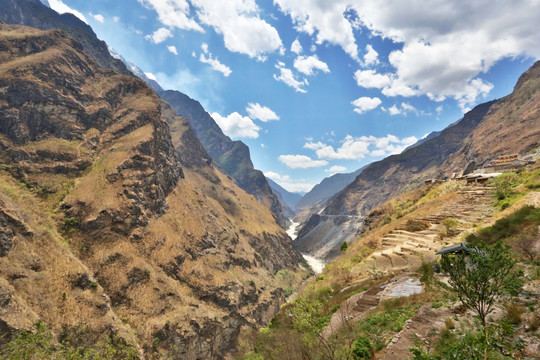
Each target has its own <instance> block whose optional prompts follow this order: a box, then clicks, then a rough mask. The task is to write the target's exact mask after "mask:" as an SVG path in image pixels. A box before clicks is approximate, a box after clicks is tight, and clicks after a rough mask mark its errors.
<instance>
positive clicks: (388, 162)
mask: <svg viewBox="0 0 540 360" xmlns="http://www.w3.org/2000/svg"><path fill="white" fill-rule="evenodd" d="M539 89H540V63H539V62H537V63H535V64H534V65H533V66H532V67H531V68H530V69H529V70H528V71H527V72H525V73H524V74H523V75H522V76H521V77H520V79H519V81H518V82H517V84H516V86H515V88H514V91H513V93H512V94H510V95H508V96H506V97H504V98H502V99H500V100H495V101H490V102H487V103H484V104H481V105H478V106H477V107H475V108H474V109H473V110H471V111H470V112H468V113H467V114H465V115H464V117H463V118H462V119H461V120H460V121H459V122H457V123H455V124H453V125H451V126H449V127H447V128H446V129H444V130H443V131H442V132H441V133H440V134H439V135H438V136H436V137H434V138H433V139H431V140H428V141H426V142H424V143H422V144H420V145H418V146H416V147H413V148H411V149H409V150H407V151H404V152H403V153H401V154H399V155H393V156H390V157H388V158H386V159H384V160H381V161H377V162H375V163H372V164H371V165H369V166H368V167H367V168H366V169H364V171H362V172H361V173H360V175H359V176H358V177H357V178H356V179H355V180H354V181H353V182H352V183H351V184H350V185H348V186H347V187H346V188H344V189H343V190H342V191H340V192H339V193H338V194H336V195H335V196H334V197H333V198H332V199H331V201H329V203H328V204H327V206H326V207H325V208H324V210H323V211H322V212H320V213H317V214H314V215H312V216H311V217H310V218H309V220H308V221H307V222H306V223H305V225H304V226H303V227H302V229H301V230H300V232H299V235H298V238H297V239H296V240H295V242H294V245H295V247H296V248H297V249H299V250H300V251H301V252H308V253H311V254H315V255H316V256H318V257H321V258H331V257H334V256H336V255H337V254H338V253H339V246H340V244H341V243H342V242H343V241H348V242H349V241H352V240H353V239H354V238H356V237H357V236H358V235H359V234H360V233H361V232H362V231H363V229H364V220H365V216H366V214H367V213H368V212H369V211H370V210H371V209H373V208H374V207H375V206H376V205H378V204H381V203H382V202H384V201H386V200H388V199H390V198H391V197H394V196H396V195H398V194H400V193H402V192H404V191H407V190H411V189H414V188H417V187H419V186H421V185H422V184H423V181H424V180H426V179H429V178H438V179H447V178H451V177H452V176H453V175H454V174H457V175H460V174H466V173H470V172H472V171H473V170H474V169H475V168H477V167H481V166H483V165H486V164H488V163H489V162H490V161H492V160H493V159H495V158H496V157H498V156H501V155H504V154H512V153H521V154H525V153H527V152H529V151H530V150H532V149H535V148H538V147H539V146H540V108H539V107H538V105H537V104H538V103H540V91H539Z"/></svg>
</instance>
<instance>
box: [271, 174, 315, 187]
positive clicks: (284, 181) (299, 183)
mask: <svg viewBox="0 0 540 360" xmlns="http://www.w3.org/2000/svg"><path fill="white" fill-rule="evenodd" d="M264 176H266V177H267V178H269V179H272V180H274V181H275V182H276V183H278V184H279V185H280V186H281V187H282V188H284V189H285V190H287V191H290V192H308V191H310V190H311V189H312V188H313V187H314V186H315V184H311V183H306V182H305V181H304V180H293V179H291V177H290V176H289V175H283V176H282V175H280V174H278V173H276V172H273V171H268V172H265V173H264Z"/></svg>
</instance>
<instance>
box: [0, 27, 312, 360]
mask: <svg viewBox="0 0 540 360" xmlns="http://www.w3.org/2000/svg"><path fill="white" fill-rule="evenodd" d="M0 120H1V121H0V169H1V170H0V179H1V181H0V297H1V299H2V301H0V331H1V332H2V334H3V335H5V337H4V338H2V339H3V340H2V341H7V340H9V339H10V337H11V336H13V335H14V334H15V332H16V330H19V329H30V328H31V325H32V324H33V323H34V322H35V321H36V320H38V319H41V320H42V321H43V322H44V323H45V324H47V325H49V326H50V328H51V329H52V330H53V332H54V333H59V332H60V330H62V331H63V334H70V333H77V331H79V330H80V328H81V326H83V325H84V327H88V329H86V330H85V331H88V332H90V333H92V334H94V336H97V335H101V336H107V335H110V334H114V335H115V336H116V337H120V338H123V339H125V340H126V341H127V342H128V343H130V344H132V345H133V346H135V347H136V348H137V349H139V350H140V351H141V354H144V357H150V356H155V357H158V358H159V357H161V356H164V357H165V356H173V357H177V358H186V359H196V358H205V359H212V358H221V357H222V356H224V354H226V353H227V352H229V351H231V350H232V349H233V348H234V346H235V341H236V337H237V335H238V333H239V331H240V329H241V328H242V327H244V326H248V327H249V326H256V325H259V324H264V323H267V322H268V321H269V320H270V319H271V318H272V316H273V315H274V314H275V312H276V311H277V310H278V309H279V306H280V304H281V303H282V302H283V301H284V293H285V290H286V289H288V288H291V287H294V286H295V285H296V284H297V283H298V282H299V281H300V280H301V277H302V276H303V275H304V274H305V271H304V270H303V269H302V268H301V267H299V263H300V262H301V261H302V259H301V257H300V255H299V254H298V253H297V252H296V251H294V250H293V249H292V246H291V244H290V240H289V238H288V237H287V235H286V234H285V232H284V231H283V230H282V229H281V228H280V227H279V226H278V225H277V224H276V222H275V218H274V217H273V215H272V213H271V212H270V211H269V210H268V209H267V208H266V207H264V206H263V205H261V204H260V203H259V202H257V201H256V200H255V199H254V198H253V197H252V196H251V195H248V194H246V193H245V192H244V191H243V190H241V189H240V188H239V187H237V186H236V185H235V184H234V182H233V181H232V180H231V179H230V178H228V177H227V176H225V175H223V174H222V173H221V172H219V171H218V170H216V169H214V168H213V167H212V166H211V164H210V163H211V162H210V161H209V156H208V155H207V154H206V152H205V151H204V150H203V148H202V146H201V145H200V143H199V142H198V140H197V139H196V138H195V137H194V135H193V131H192V130H191V128H190V127H189V125H188V122H187V120H186V119H185V118H182V117H178V116H176V115H175V113H174V111H173V110H172V108H171V107H170V106H169V105H168V104H166V103H164V102H161V101H160V100H159V99H158V97H157V96H156V95H155V94H154V93H153V92H152V90H150V89H149V88H148V87H147V86H146V85H145V84H144V83H143V82H142V81H140V80H138V79H136V78H133V77H130V76H126V75H121V74H118V73H115V72H113V71H110V70H104V69H102V68H100V67H99V66H98V65H97V64H96V62H95V61H94V60H93V59H91V58H90V57H88V56H87V55H86V54H85V53H84V52H82V48H81V46H80V44H78V43H77V42H76V41H75V40H73V39H71V38H69V37H68V36H66V35H65V34H64V33H62V32H60V31H57V30H52V31H39V30H35V29H32V28H28V27H22V26H8V25H3V24H2V25H0ZM171 134H172V137H171ZM78 329H79V330H78ZM152 354H154V355H152Z"/></svg>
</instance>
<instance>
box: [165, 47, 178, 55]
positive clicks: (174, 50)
mask: <svg viewBox="0 0 540 360" xmlns="http://www.w3.org/2000/svg"><path fill="white" fill-rule="evenodd" d="M167 50H169V52H171V53H173V54H174V55H178V50H177V49H176V46H174V45H169V46H167Z"/></svg>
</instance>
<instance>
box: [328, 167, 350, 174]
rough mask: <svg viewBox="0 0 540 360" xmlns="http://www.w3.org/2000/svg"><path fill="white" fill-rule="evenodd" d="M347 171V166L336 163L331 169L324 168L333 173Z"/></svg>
mask: <svg viewBox="0 0 540 360" xmlns="http://www.w3.org/2000/svg"><path fill="white" fill-rule="evenodd" d="M345 171H347V168H346V167H345V166H339V165H334V166H332V167H331V168H330V169H325V170H324V172H327V173H330V174H332V175H334V174H338V173H344V172H345Z"/></svg>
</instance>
